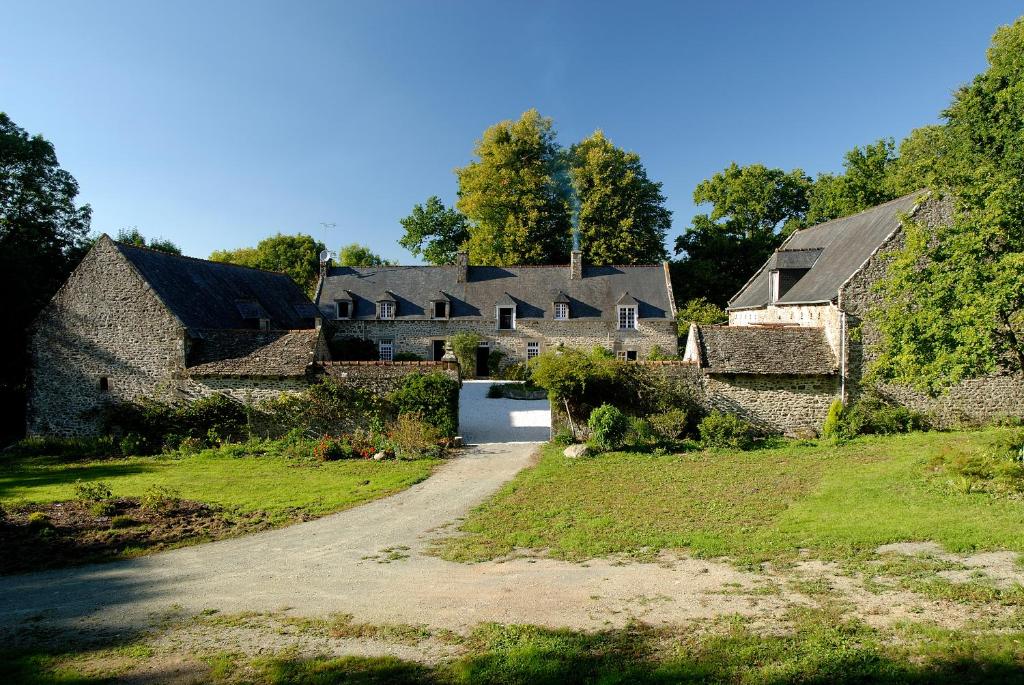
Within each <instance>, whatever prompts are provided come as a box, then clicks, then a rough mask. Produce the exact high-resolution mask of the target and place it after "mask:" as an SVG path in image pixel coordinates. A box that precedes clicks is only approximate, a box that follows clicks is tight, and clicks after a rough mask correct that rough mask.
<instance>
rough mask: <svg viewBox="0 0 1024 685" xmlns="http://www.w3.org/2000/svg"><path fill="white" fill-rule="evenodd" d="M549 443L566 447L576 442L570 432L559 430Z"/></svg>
mask: <svg viewBox="0 0 1024 685" xmlns="http://www.w3.org/2000/svg"><path fill="white" fill-rule="evenodd" d="M551 442H553V443H555V444H556V445H563V446H566V447H567V446H569V445H571V444H573V443H575V442H576V437H575V436H574V435H573V434H572V431H568V430H560V431H558V432H557V433H555V437H553V438H551Z"/></svg>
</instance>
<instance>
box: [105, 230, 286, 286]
mask: <svg viewBox="0 0 1024 685" xmlns="http://www.w3.org/2000/svg"><path fill="white" fill-rule="evenodd" d="M110 242H112V243H114V245H117V246H118V247H126V248H130V249H132V250H142V251H144V252H152V253H153V254H159V255H163V256H165V257H177V258H178V259H187V260H191V261H193V262H203V263H205V264H220V265H224V266H232V267H235V268H236V269H249V270H250V271H259V272H261V273H265V274H273V275H275V276H287V277H288V278H291V276H288V274H286V273H285V272H283V271H272V270H271V269H261V268H260V267H258V266H246V265H245V264H235V263H234V262H218V261H216V260H213V259H203V258H202V257H193V256H191V255H186V254H174V253H173V252H164V251H163V250H157V249H154V248H152V247H148V246H145V245H135V244H133V243H125V242H122V241H120V240H114V239H113V238H111V239H110ZM296 285H298V284H297V283H296Z"/></svg>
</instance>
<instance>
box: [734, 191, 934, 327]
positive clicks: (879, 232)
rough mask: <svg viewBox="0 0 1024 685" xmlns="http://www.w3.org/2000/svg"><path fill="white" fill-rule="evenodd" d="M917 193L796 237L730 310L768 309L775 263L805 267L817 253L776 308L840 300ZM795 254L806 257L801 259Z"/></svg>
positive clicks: (913, 202)
mask: <svg viewBox="0 0 1024 685" xmlns="http://www.w3.org/2000/svg"><path fill="white" fill-rule="evenodd" d="M922 196H923V192H921V191H919V192H916V193H911V194H910V195H905V196H904V197H901V198H897V199H895V200H891V201H890V202H886V203H885V204H881V205H878V206H877V207H872V208H871V209H868V210H865V211H863V212H860V213H859V214H854V215H853V216H847V217H843V218H841V219H835V220H833V221H827V222H825V223H823V224H818V225H816V226H811V227H809V228H805V229H802V230H799V231H796V232H794V233H793V234H792V235H791V236H789V238H787V239H786V241H785V242H784V243H783V244H782V247H781V248H780V250H779V252H777V253H776V254H774V255H772V257H771V258H769V260H768V261H767V262H766V263H765V265H764V266H762V267H761V269H760V270H759V271H758V272H757V273H756V274H755V275H754V276H753V278H751V279H750V280H749V281H748V282H747V284H746V285H744V286H743V288H742V289H741V290H740V291H739V293H737V294H736V296H735V297H733V299H732V300H730V301H729V308H730V309H741V308H744V307H764V306H766V305H767V304H768V273H769V272H770V271H771V270H772V269H773V268H808V267H806V266H775V264H777V263H779V264H781V263H790V262H792V263H795V264H796V263H806V261H807V260H809V259H810V254H811V251H814V250H819V251H820V253H819V254H818V256H817V258H816V259H815V260H814V261H813V262H812V265H811V266H810V270H809V271H808V272H807V273H806V274H805V275H804V276H803V277H802V278H801V279H800V280H799V281H797V282H796V284H795V285H793V287H792V288H790V289H789V290H788V291H787V292H786V293H785V295H783V296H782V297H781V298H780V299H779V300H778V303H781V304H787V303H788V304H795V303H800V302H828V301H831V300H834V299H835V298H837V297H838V296H839V288H840V286H842V284H843V283H845V282H846V280H847V279H848V278H849V277H850V276H852V275H853V274H854V272H856V271H857V269H859V268H860V267H861V265H862V264H864V262H865V261H866V260H867V259H868V257H870V256H871V253H872V252H874V251H875V250H876V249H878V247H879V246H880V245H881V244H882V243H883V242H884V241H885V239H886V238H887V237H888V236H889V234H891V233H892V232H893V231H894V230H896V227H897V226H898V225H899V221H900V217H901V216H902V215H904V214H909V213H910V212H911V211H912V210H913V209H914V207H915V205H917V203H918V201H919V200H920V199H921V198H922ZM797 251H807V252H805V254H803V255H799V253H798V252H797Z"/></svg>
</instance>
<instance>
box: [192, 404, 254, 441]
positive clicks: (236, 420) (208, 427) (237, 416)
mask: <svg viewBox="0 0 1024 685" xmlns="http://www.w3.org/2000/svg"><path fill="white" fill-rule="evenodd" d="M248 418H249V417H248V414H247V413H246V410H245V406H244V405H243V404H242V403H241V402H239V401H237V400H233V399H231V398H230V397H228V396H227V395H222V394H220V393H217V394H214V395H210V396H209V397H204V398H202V399H199V400H196V401H195V402H191V403H189V404H185V405H181V406H180V407H177V408H176V411H175V416H174V424H175V425H177V426H179V427H180V429H181V432H182V433H183V434H184V435H185V436H186V437H191V438H199V439H200V440H205V441H206V442H207V444H210V445H216V444H220V443H223V442H234V441H236V440H242V439H244V438H246V437H248V423H249V421H248Z"/></svg>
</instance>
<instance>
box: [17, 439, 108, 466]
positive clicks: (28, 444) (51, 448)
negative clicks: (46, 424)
mask: <svg viewBox="0 0 1024 685" xmlns="http://www.w3.org/2000/svg"><path fill="white" fill-rule="evenodd" d="M10 452H11V453H13V454H17V455H19V456H25V457H37V456H48V457H58V458H60V459H69V460H70V459H96V458H104V457H112V456H116V455H117V454H118V450H117V445H116V444H115V443H114V439H113V438H112V437H110V436H109V435H105V436H102V437H89V438H53V437H31V438H25V439H24V440H20V441H19V442H17V443H15V444H14V445H12V446H11V447H10Z"/></svg>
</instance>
